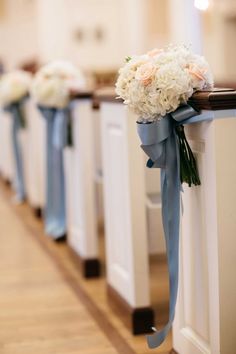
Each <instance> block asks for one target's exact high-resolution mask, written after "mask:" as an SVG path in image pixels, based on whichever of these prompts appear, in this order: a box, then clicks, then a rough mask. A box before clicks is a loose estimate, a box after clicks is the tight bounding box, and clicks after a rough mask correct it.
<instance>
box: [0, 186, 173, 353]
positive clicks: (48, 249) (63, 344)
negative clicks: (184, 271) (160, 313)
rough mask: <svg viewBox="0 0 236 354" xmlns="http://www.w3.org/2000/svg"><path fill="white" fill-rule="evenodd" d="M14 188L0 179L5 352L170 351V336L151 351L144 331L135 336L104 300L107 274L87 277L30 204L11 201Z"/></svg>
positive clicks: (1, 343) (0, 306) (0, 347)
mask: <svg viewBox="0 0 236 354" xmlns="http://www.w3.org/2000/svg"><path fill="white" fill-rule="evenodd" d="M11 195H12V194H11V191H10V190H9V189H7V188H6V187H5V186H4V185H3V183H2V182H1V183H0V244H1V247H0V353H1V354H80V353H84V354H115V353H120V354H132V353H133V354H134V353H140V354H141V353H142V354H146V353H151V352H152V353H162V354H167V353H169V352H170V350H171V337H170V336H169V338H168V339H167V341H166V342H165V343H164V344H163V345H162V346H161V347H160V348H158V349H155V350H152V351H151V350H149V349H148V348H147V345H146V341H145V337H144V336H135V337H134V336H132V335H131V334H130V332H129V330H128V329H127V328H126V327H125V326H124V324H123V322H122V321H121V320H120V318H118V317H116V316H115V315H114V313H113V312H112V311H111V309H110V307H109V305H108V303H107V298H106V286H105V280H104V278H102V279H97V280H89V281H88V280H87V281H86V280H84V279H82V278H81V276H80V272H79V271H78V269H77V268H76V267H75V265H74V263H73V261H72V259H71V257H70V253H69V251H68V249H67V246H66V244H57V243H54V242H53V241H51V240H50V239H49V238H47V237H46V236H45V235H44V234H43V226H42V223H41V222H40V221H39V220H37V219H36V218H35V217H34V215H33V213H32V211H31V209H30V208H29V207H28V206H27V205H21V206H14V205H12V204H11V202H10V198H11ZM161 271H162V270H161ZM152 283H153V286H152V292H153V291H154V290H155V289H156V287H157V285H156V282H152ZM158 291H159V295H160V293H161V294H162V293H163V290H162V289H160V288H159V289H158ZM165 292H166V290H164V293H165ZM163 296H164V295H163ZM165 298H166V294H165ZM158 302H159V305H160V304H161V303H162V298H161V297H160V296H159V300H158ZM159 305H158V304H157V306H159Z"/></svg>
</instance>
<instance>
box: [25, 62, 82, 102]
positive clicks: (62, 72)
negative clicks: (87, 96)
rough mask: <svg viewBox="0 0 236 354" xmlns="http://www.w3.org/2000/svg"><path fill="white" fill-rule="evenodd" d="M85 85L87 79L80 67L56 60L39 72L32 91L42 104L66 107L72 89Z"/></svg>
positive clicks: (36, 99)
mask: <svg viewBox="0 0 236 354" xmlns="http://www.w3.org/2000/svg"><path fill="white" fill-rule="evenodd" d="M84 87H85V79H84V77H83V75H82V73H81V72H80V70H79V69H77V68H76V67H75V66H74V65H72V64H71V63H69V62H66V61H54V62H51V63H49V64H47V65H45V66H43V67H42V68H41V69H40V70H39V71H38V72H37V74H36V76H35V79H34V81H33V85H32V90H31V92H32V95H33V97H34V99H35V101H36V102H37V103H38V104H40V105H42V106H45V107H51V108H64V107H66V106H67V105H68V103H69V101H70V94H71V91H78V90H81V89H83V88H84Z"/></svg>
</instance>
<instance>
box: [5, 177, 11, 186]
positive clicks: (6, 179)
mask: <svg viewBox="0 0 236 354" xmlns="http://www.w3.org/2000/svg"><path fill="white" fill-rule="evenodd" d="M4 183H5V185H6V186H7V187H10V186H11V181H10V180H9V179H8V178H5V179H4Z"/></svg>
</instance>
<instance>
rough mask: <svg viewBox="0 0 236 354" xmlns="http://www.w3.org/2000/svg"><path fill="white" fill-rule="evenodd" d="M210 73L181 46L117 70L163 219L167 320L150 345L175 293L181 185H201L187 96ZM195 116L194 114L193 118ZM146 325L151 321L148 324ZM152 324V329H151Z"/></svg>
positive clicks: (208, 82) (205, 85)
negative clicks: (157, 178)
mask: <svg viewBox="0 0 236 354" xmlns="http://www.w3.org/2000/svg"><path fill="white" fill-rule="evenodd" d="M212 86H213V77H212V74H211V71H210V68H209V65H208V63H207V62H206V60H205V59H204V58H203V57H201V56H199V55H196V54H194V53H192V51H191V50H190V49H189V48H188V47H185V46H178V47H177V46H168V47H167V48H165V49H161V50H158V49H155V50H152V51H151V52H149V53H147V54H145V55H141V56H133V57H128V58H127V60H126V64H125V65H124V67H123V68H121V69H120V72H119V77H118V81H117V83H116V92H117V94H118V95H119V98H122V99H123V100H124V103H125V104H126V105H128V106H129V107H130V109H131V110H133V111H134V112H135V113H136V114H137V115H138V117H139V118H138V120H137V129H138V134H139V137H140V139H141V142H142V149H143V150H144V152H145V153H146V154H147V155H148V157H149V160H148V162H147V166H148V167H150V168H160V169H161V200H162V221H163V229H164V234H165V240H166V252H167V261H168V269H169V288H170V291H169V293H170V299H169V319H168V322H167V323H166V324H165V326H164V327H162V328H161V329H158V330H157V329H154V331H155V333H154V334H153V335H150V336H148V337H147V340H148V344H149V347H150V348H156V347H158V346H159V345H160V344H161V343H162V342H163V341H164V340H165V338H166V337H167V335H168V333H169V331H170V329H171V326H172V323H173V320H174V317H175V307H176V301H177V294H178V274H179V228H180V205H181V198H180V192H181V190H182V187H181V184H182V183H183V182H186V183H187V184H188V185H189V186H192V185H195V186H198V185H200V183H201V182H200V178H199V174H198V169H197V163H196V160H195V156H194V154H193V152H192V150H191V148H190V146H189V144H188V141H187V139H186V136H185V133H184V126H183V125H184V124H189V123H190V121H191V118H193V117H194V118H196V117H195V116H197V115H198V114H199V112H198V111H197V110H196V109H195V108H194V107H193V106H191V105H190V104H189V101H188V99H189V98H190V97H191V96H192V95H193V93H194V92H195V91H197V90H204V89H210V88H211V87H212ZM193 120H194V119H193ZM150 327H151V324H150ZM150 329H151V328H150Z"/></svg>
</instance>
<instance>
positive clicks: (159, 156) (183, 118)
mask: <svg viewBox="0 0 236 354" xmlns="http://www.w3.org/2000/svg"><path fill="white" fill-rule="evenodd" d="M197 114H198V112H196V111H195V110H194V109H193V108H192V107H191V106H188V105H185V106H181V107H180V108H179V109H177V110H176V111H175V112H173V113H172V114H168V115H167V116H165V117H164V118H163V119H162V120H160V121H155V122H152V123H137V128H138V134H139V136H140V139H141V142H142V149H143V150H144V151H145V153H146V154H147V155H148V156H149V158H150V160H149V161H148V163H147V166H148V167H152V168H160V169H161V195H162V220H163V228H164V234H165V241H166V250H167V259H168V268H169V288H170V300H169V320H168V323H167V324H166V325H165V326H164V328H162V329H161V330H158V331H157V332H156V333H155V334H153V335H149V336H147V340H148V345H149V347H150V348H156V347H158V346H159V345H160V344H161V343H162V342H163V341H164V340H165V338H166V336H167V335H168V332H169V330H170V329H171V326H172V323H173V320H174V316H175V306H176V300H177V293H178V277H179V226H180V191H181V183H180V160H179V146H178V139H177V135H176V131H175V127H176V126H177V125H180V124H183V123H184V124H187V123H188V122H191V119H190V118H191V117H193V116H196V115H197Z"/></svg>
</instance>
